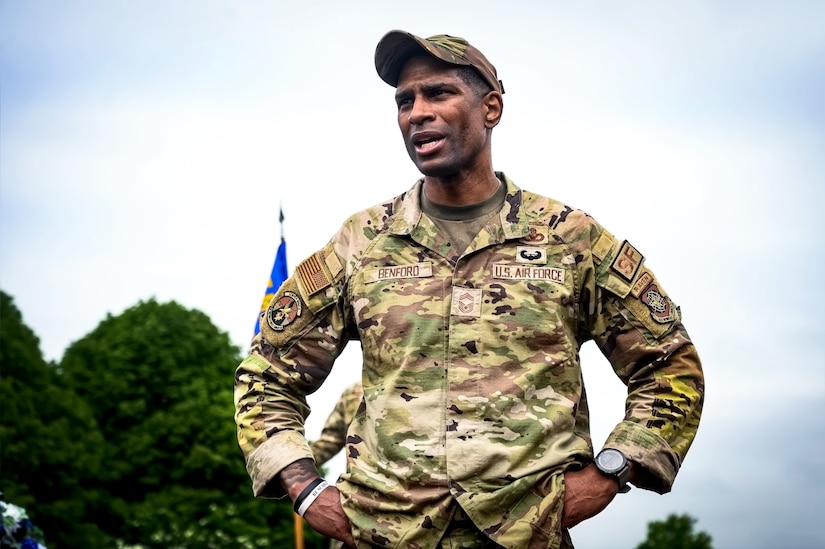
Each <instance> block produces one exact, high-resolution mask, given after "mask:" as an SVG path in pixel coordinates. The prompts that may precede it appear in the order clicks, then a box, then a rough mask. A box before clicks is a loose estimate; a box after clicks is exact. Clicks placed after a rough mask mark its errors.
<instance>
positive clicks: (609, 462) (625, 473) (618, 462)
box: [596, 448, 630, 494]
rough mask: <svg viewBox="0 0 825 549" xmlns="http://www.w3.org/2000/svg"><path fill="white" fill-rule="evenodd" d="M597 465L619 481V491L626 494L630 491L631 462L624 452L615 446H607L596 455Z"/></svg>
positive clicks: (603, 471) (600, 469)
mask: <svg viewBox="0 0 825 549" xmlns="http://www.w3.org/2000/svg"><path fill="white" fill-rule="evenodd" d="M596 467H598V469H599V471H601V472H602V473H604V474H605V475H607V476H609V477H613V478H615V479H616V480H617V481H618V483H619V493H620V494H626V493H627V492H629V491H630V485H628V484H627V481H628V480H630V463H628V462H627V458H626V457H624V454H623V453H621V452H620V451H618V450H616V449H615V448H605V449H603V450H602V451H601V452H599V453H598V455H596Z"/></svg>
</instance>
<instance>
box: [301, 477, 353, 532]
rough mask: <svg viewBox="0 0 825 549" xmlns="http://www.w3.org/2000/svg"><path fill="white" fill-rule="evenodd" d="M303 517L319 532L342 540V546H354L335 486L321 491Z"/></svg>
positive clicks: (347, 520)
mask: <svg viewBox="0 0 825 549" xmlns="http://www.w3.org/2000/svg"><path fill="white" fill-rule="evenodd" d="M304 518H305V519H306V521H307V523H308V524H309V525H310V526H311V527H312V529H313V530H315V531H316V532H318V533H319V534H323V535H325V536H327V537H329V538H333V539H337V540H341V541H343V542H344V547H355V540H353V539H352V531H351V530H350V523H349V519H348V518H347V515H345V514H344V508H343V507H341V496H340V493H339V491H338V488H336V487H335V486H330V487H328V488H326V489H324V491H323V492H321V495H319V496H318V499H316V500H315V501H314V502H313V503H312V505H310V506H309V509H307V510H306V513H304Z"/></svg>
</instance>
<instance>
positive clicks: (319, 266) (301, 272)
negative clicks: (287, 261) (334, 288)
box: [295, 252, 332, 295]
mask: <svg viewBox="0 0 825 549" xmlns="http://www.w3.org/2000/svg"><path fill="white" fill-rule="evenodd" d="M295 273H296V274H297V275H298V277H299V278H300V279H301V283H302V284H303V286H304V288H305V289H306V291H307V295H312V294H314V293H317V292H320V291H321V290H323V289H324V288H326V287H327V286H329V285H331V284H332V277H331V276H330V274H329V272H328V271H327V267H326V265H325V262H324V253H323V252H315V253H314V254H312V255H311V256H309V257H308V258H307V259H305V260H304V261H303V262H302V263H301V264H300V265H298V266H297V267H296V268H295Z"/></svg>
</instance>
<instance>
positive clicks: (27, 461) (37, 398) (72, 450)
mask: <svg viewBox="0 0 825 549" xmlns="http://www.w3.org/2000/svg"><path fill="white" fill-rule="evenodd" d="M0 414H2V415H1V416H0V420H1V421H0V489H2V490H3V492H4V496H5V499H6V501H8V502H9V503H13V504H15V505H18V506H20V507H24V508H25V509H26V510H27V512H28V515H29V517H30V518H31V519H32V521H33V522H34V524H35V525H37V526H38V527H39V528H40V529H41V530H42V531H43V532H44V534H45V536H46V542H47V543H48V546H49V548H50V549H59V548H60V547H106V546H110V545H111V543H110V542H111V539H110V538H108V537H107V536H106V535H105V534H104V533H103V532H102V531H101V530H100V529H99V528H98V527H97V526H96V525H95V522H94V517H93V514H94V509H95V508H96V507H98V506H99V502H100V500H101V499H102V494H101V493H100V492H97V491H94V490H89V489H87V487H86V485H87V484H88V483H89V482H90V481H91V479H94V478H96V477H97V475H98V474H99V471H100V467H101V463H102V462H101V458H102V452H101V448H102V446H103V437H102V436H101V435H100V433H99V431H98V430H97V425H96V423H95V420H94V417H93V416H92V413H91V410H90V409H89V407H88V406H86V403H85V402H83V401H82V400H81V399H80V398H78V396H77V395H76V394H74V393H73V392H72V391H71V390H68V389H66V388H64V387H62V385H61V381H60V376H59V372H58V371H57V370H56V369H55V367H54V365H53V364H51V363H47V362H46V361H45V360H44V359H43V354H42V352H41V351H40V341H39V340H38V338H37V336H36V335H35V334H34V332H33V331H32V330H31V329H30V328H29V327H28V326H26V325H25V323H24V322H23V317H22V315H21V313H20V311H19V310H18V309H17V307H16V306H15V304H14V300H13V299H12V297H11V296H9V295H8V294H6V293H5V292H2V291H0Z"/></svg>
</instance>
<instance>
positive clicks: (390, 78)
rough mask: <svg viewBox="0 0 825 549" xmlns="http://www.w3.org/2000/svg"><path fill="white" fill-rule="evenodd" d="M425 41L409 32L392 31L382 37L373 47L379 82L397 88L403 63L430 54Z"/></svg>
mask: <svg viewBox="0 0 825 549" xmlns="http://www.w3.org/2000/svg"><path fill="white" fill-rule="evenodd" d="M425 42H426V41H425V40H424V39H423V38H420V37H418V36H416V35H414V34H410V33H409V32H404V31H400V30H393V31H390V32H388V33H387V34H385V35H384V37H383V38H381V40H380V41H379V42H378V45H377V46H376V47H375V70H376V71H378V76H380V77H381V80H383V81H384V82H386V83H387V84H389V85H390V86H392V87H396V86H398V77H399V76H400V75H401V69H402V68H404V63H405V62H406V61H407V60H408V59H409V58H410V57H412V56H413V55H415V54H418V53H425V54H427V55H432V53H431V52H430V51H429V50H428V49H427V47H426V46H425Z"/></svg>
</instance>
